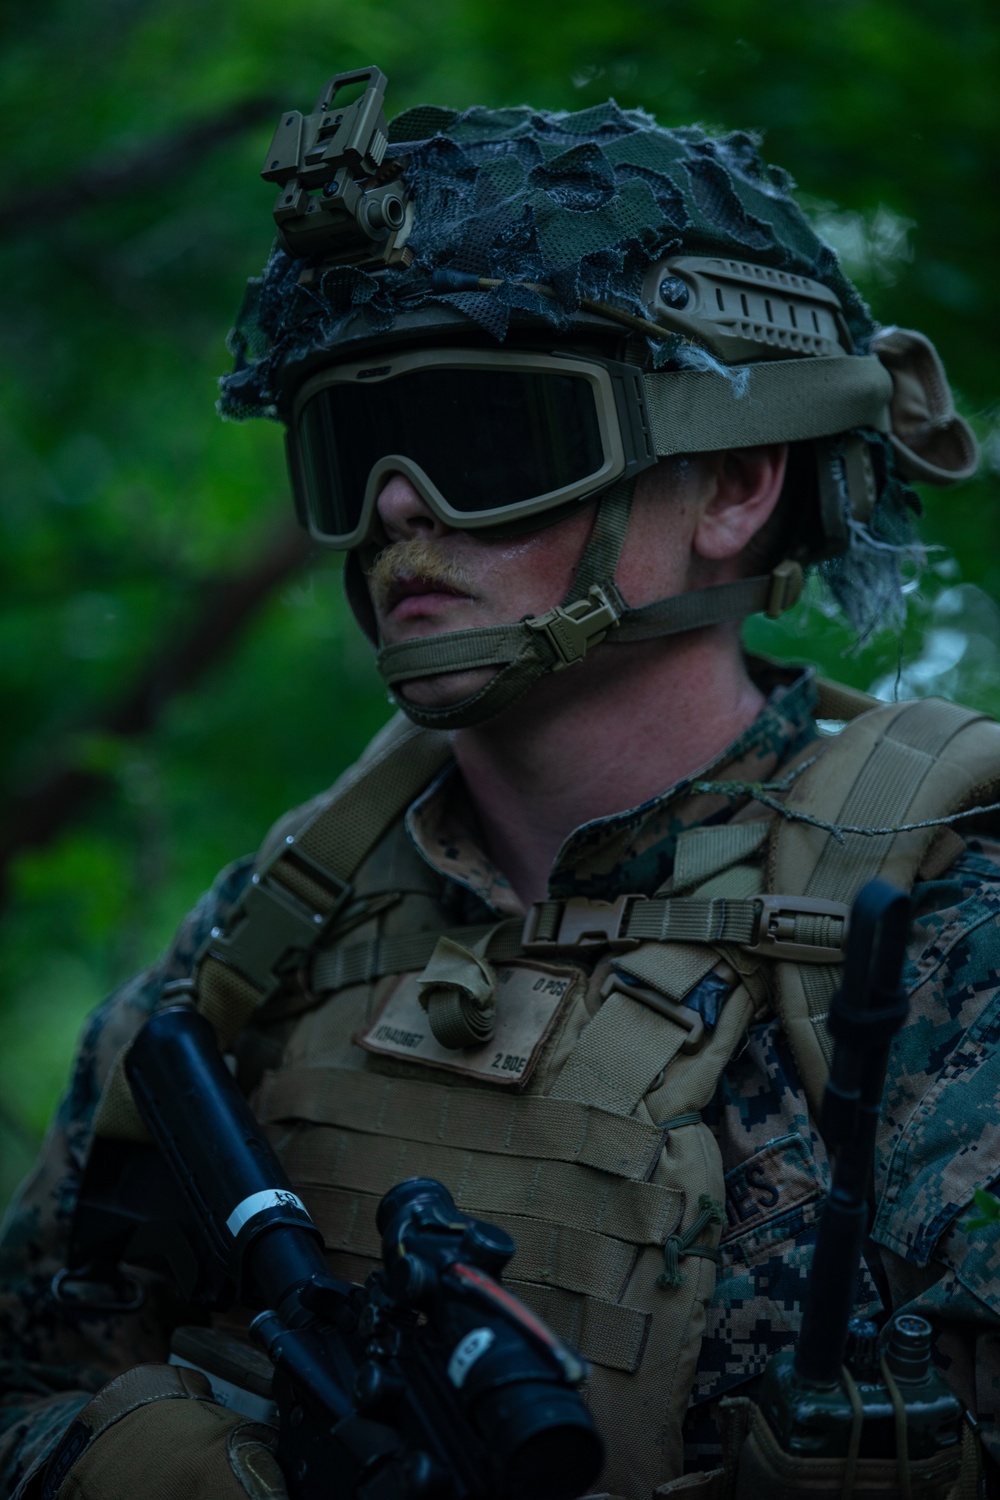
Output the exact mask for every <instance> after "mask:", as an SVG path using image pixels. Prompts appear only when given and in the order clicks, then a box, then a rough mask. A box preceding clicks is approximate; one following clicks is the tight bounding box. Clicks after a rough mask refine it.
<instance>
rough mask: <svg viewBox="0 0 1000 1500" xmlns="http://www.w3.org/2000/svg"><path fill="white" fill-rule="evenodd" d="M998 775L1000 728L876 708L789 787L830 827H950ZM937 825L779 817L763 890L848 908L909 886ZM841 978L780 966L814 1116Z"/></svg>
mask: <svg viewBox="0 0 1000 1500" xmlns="http://www.w3.org/2000/svg"><path fill="white" fill-rule="evenodd" d="M998 774H1000V726H998V725H997V724H996V723H994V722H993V721H992V720H988V719H986V718H985V717H984V716H983V715H981V714H976V713H973V712H972V711H970V710H969V709H965V708H961V707H959V706H958V705H956V704H953V703H946V702H943V701H941V700H940V699H925V700H923V701H921V702H916V703H912V702H911V703H903V704H891V705H885V706H881V707H878V708H875V709H872V710H871V711H870V712H868V713H865V714H863V715H862V716H861V717H860V718H858V719H856V720H855V722H854V723H853V724H852V725H851V726H850V727H849V728H848V729H846V730H845V731H844V732H843V733H842V734H841V735H839V736H837V737H836V738H835V739H831V740H829V741H827V742H826V745H825V748H824V750H823V752H822V754H821V755H820V757H819V759H818V760H817V762H816V764H815V765H814V766H810V767H807V769H806V770H805V771H804V772H803V773H802V774H801V776H800V777H799V778H798V779H797V780H796V782H795V784H794V786H793V787H792V789H791V791H790V793H789V795H788V799H787V803H786V806H787V808H788V810H789V811H790V812H795V811H796V810H801V811H802V812H804V813H807V814H808V815H809V816H810V817H812V818H818V819H821V820H822V821H823V822H825V823H828V824H831V825H833V826H835V827H836V826H839V825H849V826H853V827H860V828H873V829H874V828H885V829H887V830H889V829H892V828H893V827H898V826H899V825H900V824H906V823H918V822H923V821H926V820H940V821H941V822H947V820H948V818H949V817H950V816H953V815H954V814H955V813H957V812H960V811H962V810H963V808H965V807H968V806H970V805H974V804H976V803H979V802H982V801H989V800H991V796H992V791H991V788H992V787H994V786H995V784H996V781H997V778H998ZM938 831H939V829H938V827H937V826H934V827H930V828H924V829H918V830H914V831H912V832H907V833H893V832H889V831H887V832H885V833H881V834H852V833H844V835H843V842H842V843H841V842H838V841H837V839H836V838H834V837H833V835H832V834H831V833H829V832H828V831H827V830H826V829H824V828H817V827H815V826H813V825H810V824H808V823H805V822H799V821H796V820H788V819H778V820H777V823H776V825H775V834H774V839H773V843H772V847H771V853H770V863H769V873H768V887H769V889H774V888H776V887H778V888H783V889H791V890H797V891H802V892H803V893H804V894H805V895H806V896H807V897H815V898H819V899H821V900H824V899H825V900H832V901H837V902H847V903H850V902H851V901H853V899H854V897H855V896H856V895H857V893H858V891H859V890H860V889H861V887H862V886H863V885H864V884H865V882H866V881H868V880H871V879H873V878H874V877H876V876H878V877H880V878H881V879H883V880H887V881H889V882H890V883H891V884H893V885H897V886H900V887H901V888H902V889H904V890H909V889H910V887H911V885H912V884H913V879H914V876H915V874H916V871H917V869H918V868H919V865H920V862H921V860H922V858H923V856H924V854H925V852H926V850H927V848H928V846H929V844H930V842H931V840H932V839H933V838H934V836H935V835H936V834H937V833H938ZM836 983H837V971H836V970H834V969H832V968H830V967H828V966H823V965H813V966H801V965H797V964H794V963H781V964H779V965H778V967H777V984H778V1006H779V1010H780V1012H781V1016H782V1020H783V1023H784V1025H785V1028H786V1031H787V1033H788V1037H789V1041H790V1043H791V1045H792V1049H793V1051H794V1053H795V1058H796V1061H797V1063H798V1066H799V1070H800V1072H801V1074H802V1078H803V1082H804V1085H805V1088H806V1092H807V1095H808V1097H809V1101H810V1103H811V1105H812V1107H813V1109H817V1110H818V1108H819V1103H820V1100H821V1097H822V1093H823V1088H824V1086H825V1082H826V1077H827V1074H828V1071H829V1055H830V1050H831V1041H830V1038H829V1034H828V1033H827V1031H826V1027H825V1024H824V1022H825V1018H826V1012H827V1009H828V1007H829V1002H830V998H831V996H832V994H833V991H834V989H835V987H836Z"/></svg>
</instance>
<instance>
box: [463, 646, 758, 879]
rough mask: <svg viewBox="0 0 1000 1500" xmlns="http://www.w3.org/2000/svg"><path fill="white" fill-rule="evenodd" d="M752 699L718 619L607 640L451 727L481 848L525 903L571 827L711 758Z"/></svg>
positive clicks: (747, 719) (630, 803)
mask: <svg viewBox="0 0 1000 1500" xmlns="http://www.w3.org/2000/svg"><path fill="white" fill-rule="evenodd" d="M762 706H763V698H762V695H761V693H760V691H759V690H758V688H757V687H756V686H755V685H754V684H753V682H752V681H751V680H750V678H749V677H748V675H747V672H746V667H745V664H744V660H743V656H742V653H741V650H740V647H739V641H738V638H737V636H736V633H735V631H733V630H732V629H731V628H729V627H716V629H714V630H704V631H699V632H697V634H696V635H694V634H692V635H690V636H686V637H683V638H680V639H675V640H673V641H669V642H663V641H650V642H647V643H644V644H642V645H632V646H610V645H609V646H608V647H605V648H604V649H602V650H600V651H598V652H597V653H595V655H594V656H593V657H591V658H590V659H588V661H587V662H585V663H583V664H582V665H581V666H579V667H571V668H569V669H568V670H567V671H566V672H564V673H560V674H558V675H557V676H555V677H549V678H546V679H544V680H543V681H542V682H540V683H539V684H537V686H536V687H535V688H534V689H533V690H532V692H531V694H529V695H528V696H527V697H525V698H524V699H522V700H521V702H520V703H518V704H517V705H515V706H514V708H513V709H511V710H510V711H509V712H508V713H506V714H504V715H502V716H501V717H500V718H497V719H494V720H492V721H491V722H490V723H488V724H485V725H483V726H482V727H481V728H474V729H463V730H459V731H458V733H457V734H456V735H455V758H456V760H457V762H458V765H459V768H460V770H461V772H462V775H463V777H464V779H465V783H466V786H467V787H468V790H469V795H470V797H471V798H472V802H473V804H474V806H475V809H476V812H477V814H478V817H479V821H480V824H481V827H482V831H483V836H484V838H485V841H486V845H487V849H488V852H489V853H490V855H491V857H492V858H493V859H494V861H495V862H496V864H497V865H498V866H499V868H500V869H501V870H503V872H504V874H505V875H506V876H507V878H508V879H509V880H510V882H511V884H512V885H513V887H514V889H515V890H516V891H517V893H518V895H519V896H520V897H521V899H522V901H524V902H525V903H526V904H527V903H530V902H531V901H537V900H540V899H542V898H543V897H544V896H545V894H546V892H547V889H548V877H549V871H550V870H551V868H552V864H553V861H554V860H555V857H556V855H557V854H558V852H559V850H560V848H561V847H562V845H563V843H564V842H565V840H566V839H567V837H568V836H569V835H570V833H572V831H573V830H574V828H578V827H579V826H580V824H581V823H586V822H589V821H590V820H592V819H594V818H602V817H607V816H609V815H610V814H612V813H616V812H623V811H625V810H626V809H627V808H630V807H635V806H637V805H638V804H639V803H642V802H645V801H648V800H649V799H650V798H651V797H656V796H659V795H660V794H661V793H663V792H664V791H666V790H667V789H668V788H669V787H671V786H672V785H673V784H674V783H675V782H677V781H680V780H682V779H683V778H685V777H687V776H690V775H691V774H692V772H695V771H697V770H698V769H699V768H700V767H701V766H704V765H707V764H708V763H710V762H711V761H713V760H715V759H716V758H717V757H718V756H719V755H720V754H721V753H722V752H723V751H724V750H725V749H726V747H727V745H729V744H731V743H732V741H733V740H734V739H736V738H737V736H738V735H740V734H741V733H742V732H743V730H744V729H746V728H747V726H748V725H749V724H751V723H752V721H753V720H754V719H755V718H756V716H757V714H758V713H759V712H760V709H761V707H762Z"/></svg>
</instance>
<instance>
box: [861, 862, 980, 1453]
mask: <svg viewBox="0 0 1000 1500" xmlns="http://www.w3.org/2000/svg"><path fill="white" fill-rule="evenodd" d="M914 896H915V898H916V900H917V903H918V907H917V913H918V914H917V923H916V928H915V941H914V943H913V945H912V946H911V949H910V958H909V968H908V983H907V987H908V989H909V992H910V1018H909V1021H908V1023H907V1025H906V1027H905V1028H904V1030H903V1031H902V1032H901V1033H900V1035H899V1037H898V1038H897V1039H896V1042H895V1044H894V1047H893V1055H892V1060H891V1066H890V1071H889V1082H888V1085H887V1089H886V1094H885V1098H884V1101H883V1122H882V1127H881V1130H880V1136H879V1142H878V1150H877V1156H876V1181H877V1187H878V1210H877V1216H876V1219H875V1224H874V1228H873V1231H872V1237H873V1239H874V1240H875V1242H876V1243H877V1244H878V1245H879V1247H880V1250H881V1258H882V1262H883V1266H884V1269H885V1272H886V1275H887V1277H888V1281H889V1284H890V1290H891V1295H892V1302H893V1305H894V1307H896V1308H900V1307H905V1308H906V1309H907V1310H908V1311H912V1312H919V1313H922V1314H923V1315H924V1316H925V1317H927V1318H929V1319H930V1320H931V1322H932V1323H933V1325H934V1327H935V1329H936V1330H937V1350H938V1354H939V1357H940V1358H941V1359H942V1361H943V1362H944V1364H945V1368H946V1370H947V1373H948V1376H949V1380H950V1382H951V1384H952V1385H953V1387H954V1388H955V1390H956V1391H957V1393H958V1394H959V1395H960V1396H961V1397H962V1399H963V1400H964V1401H965V1403H966V1405H967V1406H968V1407H969V1409H970V1410H971V1411H973V1412H974V1413H976V1415H977V1416H978V1418H979V1420H980V1422H981V1424H982V1433H983V1440H984V1443H985V1445H986V1448H987V1451H988V1452H989V1453H990V1454H991V1455H992V1457H993V1458H994V1459H997V1460H1000V1274H998V1273H1000V1226H998V1225H992V1226H989V1227H986V1228H981V1229H973V1230H970V1229H968V1228H967V1227H966V1224H967V1220H968V1218H969V1217H970V1214H971V1211H972V1209H973V1196H974V1194H975V1192H976V1190H977V1189H978V1188H985V1189H988V1190H992V1191H994V1192H995V1191H997V1186H998V1179H1000V845H997V844H994V843H991V842H987V841H986V840H983V839H973V840H971V841H970V843H969V847H968V849H967V851H966V853H965V854H964V855H963V856H962V857H961V858H960V859H959V860H958V861H957V862H956V864H955V865H954V866H953V867H952V869H951V870H949V871H948V872H947V875H946V877H945V878H943V879H941V880H938V881H934V882H931V883H928V884H926V885H924V886H920V885H918V886H917V887H916V888H915V890H914Z"/></svg>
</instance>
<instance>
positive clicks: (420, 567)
mask: <svg viewBox="0 0 1000 1500" xmlns="http://www.w3.org/2000/svg"><path fill="white" fill-rule="evenodd" d="M405 578H418V579H420V581H421V583H440V584H443V585H444V587H445V588H446V589H449V590H454V591H455V592H456V593H459V594H472V593H473V592H474V588H473V581H472V578H471V577H470V575H469V574H468V573H467V572H466V571H465V569H464V568H463V567H461V566H460V565H459V564H458V563H457V562H454V561H453V560H452V559H451V558H450V557H444V556H442V554H441V552H440V551H438V549H437V547H436V546H435V545H434V543H433V542H427V541H424V539H423V538H422V537H410V538H409V539H408V540H407V541H405V542H393V543H392V544H391V546H388V547H386V548H384V549H383V550H382V551H381V552H380V553H379V554H378V556H377V557H376V559H375V561H374V562H373V563H372V566H371V568H370V570H369V572H368V585H369V587H370V589H371V591H372V598H373V599H374V601H375V603H376V605H377V606H378V607H379V608H380V609H385V608H386V607H387V605H388V603H389V598H390V595H391V592H392V590H393V588H394V587H395V585H396V584H397V583H400V582H402V580H403V579H405Z"/></svg>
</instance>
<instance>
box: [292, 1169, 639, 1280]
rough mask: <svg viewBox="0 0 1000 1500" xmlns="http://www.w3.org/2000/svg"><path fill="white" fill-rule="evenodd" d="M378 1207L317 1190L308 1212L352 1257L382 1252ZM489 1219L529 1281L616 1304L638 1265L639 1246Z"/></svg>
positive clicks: (517, 1218) (501, 1217) (536, 1222)
mask: <svg viewBox="0 0 1000 1500" xmlns="http://www.w3.org/2000/svg"><path fill="white" fill-rule="evenodd" d="M420 1175H421V1176H422V1175H424V1174H423V1173H421V1174H420ZM378 1202H379V1200H378V1198H377V1197H375V1196H374V1194H372V1193H359V1192H349V1191H347V1190H346V1189H344V1188H337V1187H324V1186H313V1187H312V1188H310V1190H309V1213H310V1216H311V1217H312V1219H313V1220H314V1222H315V1223H316V1225H317V1226H318V1228H319V1230H320V1231H321V1233H322V1235H323V1240H324V1242H325V1244H326V1248H327V1249H328V1250H340V1251H342V1252H345V1253H346V1254H348V1255H365V1256H377V1255H378V1254H379V1253H380V1251H381V1238H380V1236H379V1232H378V1229H377V1228H376V1226H375V1210H376V1209H377V1207H378ZM490 1220H491V1221H492V1222H493V1223H494V1224H499V1225H500V1227H501V1229H506V1231H507V1233H508V1234H510V1235H511V1236H512V1237H513V1239H514V1242H515V1243H516V1245H517V1255H516V1257H515V1259H514V1261H513V1262H512V1266H511V1269H512V1272H513V1274H514V1275H515V1276H518V1277H523V1278H524V1280H526V1281H540V1282H542V1283H547V1284H553V1283H554V1284H555V1285H556V1286H561V1287H564V1288H565V1289H566V1290H567V1291H570V1292H580V1293H582V1294H583V1295H584V1296H585V1297H606V1298H608V1299H609V1300H613V1299H614V1298H615V1297H616V1296H617V1295H618V1294H619V1292H620V1291H621V1290H622V1288H623V1287H624V1285H625V1282H626V1281H627V1279H628V1274H629V1271H630V1270H631V1268H632V1265H633V1262H634V1260H635V1246H634V1245H630V1244H628V1242H627V1241H625V1240H619V1239H615V1238H613V1237H612V1236H611V1235H607V1234H592V1233H589V1232H588V1231H587V1230H582V1229H570V1228H568V1227H567V1226H566V1225H565V1224H557V1223H554V1222H551V1221H549V1220H542V1219H533V1218H529V1217H527V1216H526V1215H520V1214H506V1213H498V1212H497V1211H496V1210H494V1209H491V1210H490Z"/></svg>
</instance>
